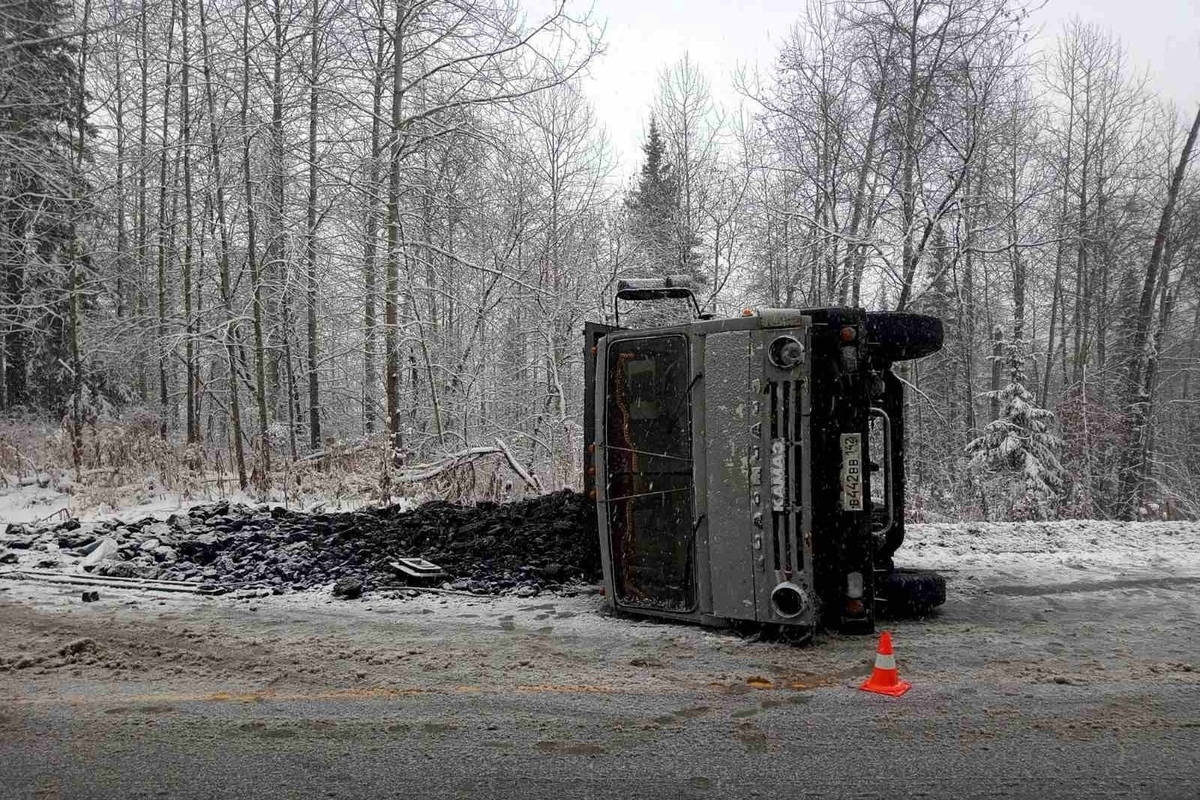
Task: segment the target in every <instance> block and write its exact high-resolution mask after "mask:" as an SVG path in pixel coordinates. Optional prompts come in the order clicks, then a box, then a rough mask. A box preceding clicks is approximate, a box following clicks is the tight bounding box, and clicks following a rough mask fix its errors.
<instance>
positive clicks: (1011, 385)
mask: <svg viewBox="0 0 1200 800" xmlns="http://www.w3.org/2000/svg"><path fill="white" fill-rule="evenodd" d="M1003 350H1004V354H1003V355H1001V356H997V358H1002V359H1004V360H1005V361H1006V362H1007V367H1008V375H1009V380H1008V385H1006V386H1004V387H1003V388H1002V389H999V390H998V391H996V392H989V395H992V396H994V397H995V398H996V399H997V400H999V403H1000V407H1001V412H1000V416H999V417H998V418H997V419H995V420H993V421H992V422H990V423H988V426H987V427H986V428H985V429H984V431H983V435H982V436H980V437H978V438H976V439H974V440H973V441H971V443H970V444H968V445H967V453H968V454H969V455H970V456H971V469H972V470H973V471H975V472H976V474H981V475H983V476H986V477H988V478H991V479H992V481H994V482H995V483H996V484H998V485H997V489H998V490H1000V491H1002V492H1003V493H1004V494H1005V495H1006V496H1007V497H1008V500H1009V502H1008V514H1009V516H1010V517H1012V518H1018V519H1030V518H1032V519H1047V518H1049V517H1050V516H1052V515H1053V514H1054V511H1055V506H1056V503H1057V501H1058V498H1059V496H1060V493H1061V492H1062V487H1063V468H1062V464H1061V463H1060V462H1059V460H1058V454H1059V452H1060V450H1061V448H1062V440H1061V439H1060V438H1059V437H1058V436H1057V435H1056V434H1055V433H1054V426H1055V420H1054V413H1053V412H1052V411H1049V410H1047V409H1044V408H1041V407H1039V406H1038V405H1037V401H1036V398H1035V397H1034V395H1033V393H1032V392H1031V391H1029V389H1028V388H1027V386H1026V383H1027V378H1026V374H1025V362H1026V360H1027V357H1026V355H1025V353H1024V351H1023V349H1022V346H1021V343H1020V342H1017V341H1009V342H1004V343H1003ZM992 481H989V482H992Z"/></svg>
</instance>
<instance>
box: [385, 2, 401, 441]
mask: <svg viewBox="0 0 1200 800" xmlns="http://www.w3.org/2000/svg"><path fill="white" fill-rule="evenodd" d="M405 5H406V4H405V3H404V2H403V0H400V2H397V3H396V20H395V26H394V28H393V31H392V125H391V132H390V135H389V137H388V163H389V173H388V205H387V278H386V281H387V286H386V287H385V289H384V308H383V317H384V319H383V324H384V350H385V351H386V353H385V359H386V365H385V367H384V373H385V374H384V382H385V386H384V390H385V392H386V396H387V417H388V434H389V435H390V436H391V440H392V448H393V450H394V451H396V452H397V453H399V451H400V450H401V448H402V447H403V439H402V437H401V431H400V393H399V389H400V342H399V332H398V331H397V328H396V325H397V313H396V312H397V305H398V303H399V293H400V265H399V259H400V254H399V248H400V247H401V244H400V147H401V139H400V134H401V130H400V127H401V121H402V119H403V108H404V21H405V19H404V18H405V10H406V9H405Z"/></svg>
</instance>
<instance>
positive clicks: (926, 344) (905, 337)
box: [867, 311, 943, 361]
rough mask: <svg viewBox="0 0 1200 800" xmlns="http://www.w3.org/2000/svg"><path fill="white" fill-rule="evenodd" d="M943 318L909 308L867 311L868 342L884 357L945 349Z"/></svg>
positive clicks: (896, 358) (906, 356) (904, 357)
mask: <svg viewBox="0 0 1200 800" xmlns="http://www.w3.org/2000/svg"><path fill="white" fill-rule="evenodd" d="M942 337H943V331H942V321H941V320H940V319H938V318H937V317H930V316H926V315H925V314H910V313H908V312H907V311H870V312H868V313H867V342H868V344H869V345H870V346H871V350H872V352H873V353H874V354H875V355H877V356H879V357H880V358H882V359H883V360H884V361H907V360H909V359H911V358H921V357H922V356H927V355H929V354H930V353H936V352H937V351H938V350H941V349H942Z"/></svg>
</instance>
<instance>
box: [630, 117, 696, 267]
mask: <svg viewBox="0 0 1200 800" xmlns="http://www.w3.org/2000/svg"><path fill="white" fill-rule="evenodd" d="M642 154H643V156H644V158H645V160H644V161H643V162H642V169H641V173H640V175H639V176H638V182H637V186H636V187H634V188H633V189H632V190H631V191H630V192H629V195H628V196H627V197H626V199H625V211H626V214H627V215H628V217H627V218H628V223H629V229H630V233H631V234H632V236H633V240H634V242H635V243H636V245H637V248H638V250H639V252H640V254H641V261H642V265H641V266H642V268H643V269H644V271H645V272H646V273H647V274H648V275H655V276H658V275H676V274H684V275H688V276H689V277H691V278H693V280H695V281H696V283H697V284H700V283H703V282H704V278H703V275H701V274H700V273H699V271H698V264H697V263H696V262H697V260H698V259H697V258H696V248H697V247H698V246H699V237H698V236H697V235H696V233H695V232H694V231H688V230H686V229H685V228H686V226H684V225H683V222H682V219H681V214H680V191H679V179H678V177H677V175H676V173H675V167H674V165H672V164H671V162H670V159H669V156H668V154H667V143H666V141H665V140H664V139H663V138H662V133H661V132H660V131H659V129H658V123H657V122H656V121H655V119H654V117H651V118H650V127H649V129H648V130H647V132H646V142H645V144H643V145H642Z"/></svg>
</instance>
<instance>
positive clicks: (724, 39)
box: [530, 0, 1200, 177]
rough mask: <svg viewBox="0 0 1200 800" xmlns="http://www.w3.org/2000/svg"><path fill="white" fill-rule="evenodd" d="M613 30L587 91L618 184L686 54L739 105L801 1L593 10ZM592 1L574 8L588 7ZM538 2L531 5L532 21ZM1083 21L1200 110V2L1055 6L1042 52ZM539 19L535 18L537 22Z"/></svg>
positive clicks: (672, 2) (641, 4)
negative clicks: (671, 68)
mask: <svg viewBox="0 0 1200 800" xmlns="http://www.w3.org/2000/svg"><path fill="white" fill-rule="evenodd" d="M594 2H595V14H596V16H597V17H598V18H599V19H601V20H606V21H607V25H608V28H607V34H606V37H605V40H606V43H607V52H606V54H605V55H604V57H603V58H602V59H601V60H600V61H599V63H597V64H596V65H595V66H594V67H593V68H592V70H591V78H590V79H589V80H588V81H587V84H586V90H587V93H588V96H589V97H590V98H591V101H592V103H593V104H594V105H595V107H596V112H597V116H598V117H599V118H600V120H601V122H602V123H603V124H604V126H605V127H606V129H607V130H608V134H609V137H610V139H611V141H612V144H613V148H614V152H615V155H616V156H617V157H618V159H619V162H620V167H619V170H620V176H621V177H627V176H629V175H631V174H633V172H635V171H636V169H637V167H638V164H639V158H640V153H639V151H638V148H639V146H640V143H641V136H642V130H643V126H644V125H645V122H646V120H647V118H648V109H649V107H650V104H651V102H652V101H653V98H654V94H655V86H656V83H657V77H658V72H659V70H660V69H661V68H662V67H663V66H664V65H665V64H668V63H673V62H675V61H677V60H678V59H679V58H680V57H681V56H682V55H683V54H684V53H685V52H689V53H691V55H692V58H693V60H694V61H695V63H696V64H698V65H699V66H700V67H701V68H702V69H703V70H704V72H705V74H706V75H707V76H708V78H709V80H710V81H711V82H712V85H713V92H714V95H715V96H716V97H717V98H718V99H719V100H721V101H722V102H723V103H726V104H736V103H737V102H738V98H737V95H736V94H735V93H734V92H733V89H732V81H731V79H730V75H731V74H732V73H733V71H734V70H736V69H737V68H738V67H739V66H746V67H749V68H751V69H753V68H754V67H755V66H758V67H760V68H763V69H767V68H769V67H770V64H771V60H772V59H773V58H774V56H775V54H776V52H777V51H778V45H779V42H780V41H781V40H782V39H783V38H784V36H785V35H786V33H787V31H788V29H789V28H790V27H791V25H792V24H793V23H794V22H795V21H796V19H797V18H798V16H799V9H801V8H802V7H803V0H594ZM586 3H587V0H577V5H578V4H583V5H586ZM536 6H537V2H536V0H535V2H534V3H533V4H532V7H530V10H531V11H533V10H534V8H535V7H536ZM1074 15H1078V16H1079V17H1080V18H1082V19H1083V20H1084V21H1088V22H1095V23H1097V24H1099V25H1101V26H1103V27H1105V28H1107V29H1109V30H1111V31H1112V32H1114V33H1116V34H1117V35H1118V36H1119V37H1120V38H1121V40H1122V41H1123V42H1124V44H1125V46H1126V49H1127V51H1128V53H1129V56H1130V64H1131V66H1134V67H1137V68H1143V69H1146V70H1148V71H1149V73H1150V84H1151V87H1152V88H1153V89H1154V90H1155V91H1157V92H1158V93H1160V94H1162V95H1164V96H1167V97H1171V98H1173V99H1174V100H1175V101H1176V102H1177V103H1178V104H1179V105H1180V106H1181V107H1182V111H1183V113H1186V114H1188V115H1189V117H1190V114H1191V109H1194V107H1195V105H1194V104H1195V103H1197V102H1200V0H1048V2H1047V4H1046V7H1045V8H1043V9H1042V10H1041V11H1039V12H1038V13H1037V14H1036V16H1035V17H1034V24H1035V25H1037V26H1038V27H1040V28H1041V30H1042V35H1041V37H1040V39H1039V40H1038V43H1039V44H1040V45H1041V46H1045V45H1046V44H1048V43H1050V42H1052V40H1053V38H1054V36H1056V35H1057V34H1058V33H1059V32H1060V31H1061V29H1062V25H1063V22H1064V21H1066V20H1067V19H1069V18H1070V17H1072V16H1074ZM531 16H532V14H531Z"/></svg>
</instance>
